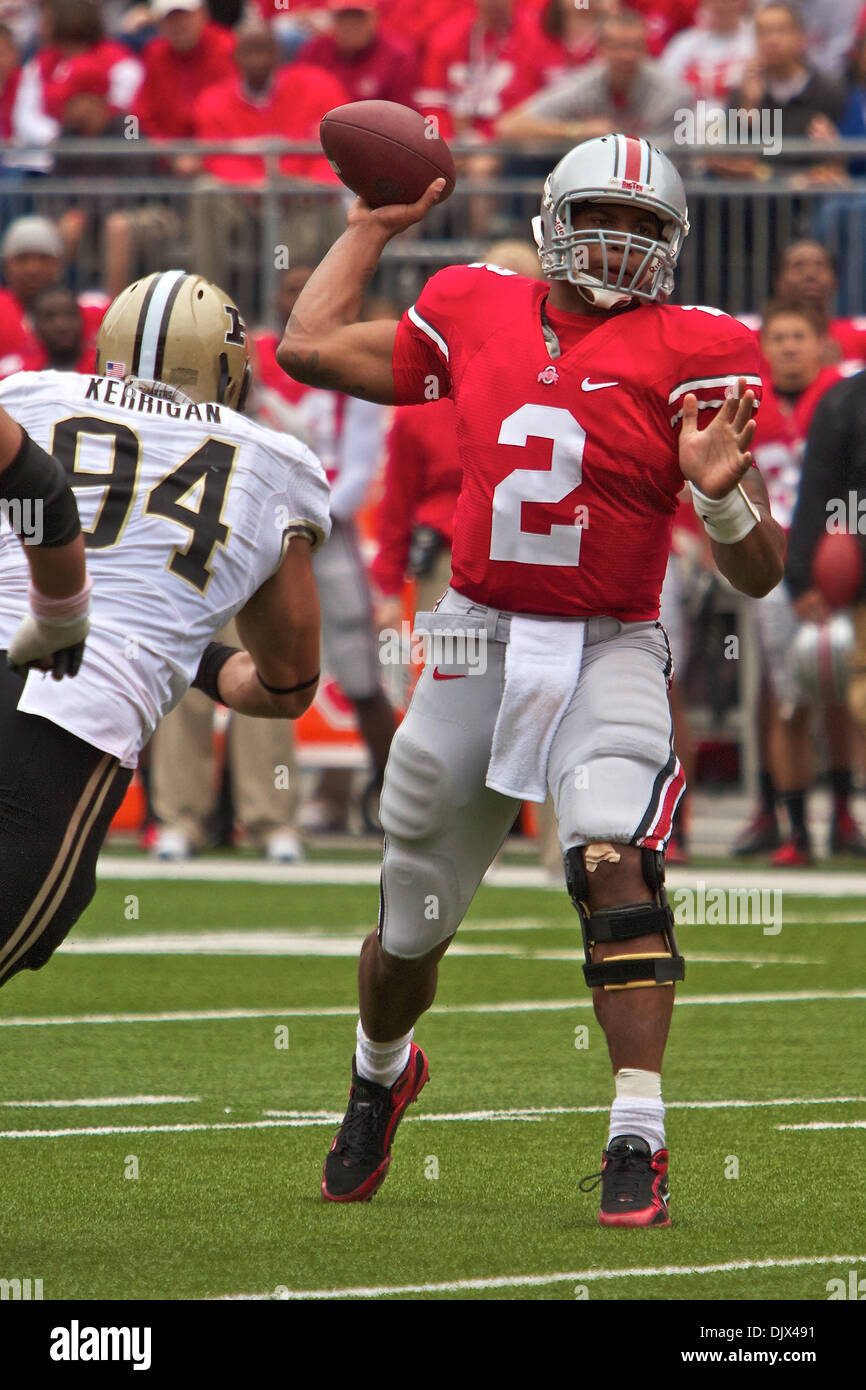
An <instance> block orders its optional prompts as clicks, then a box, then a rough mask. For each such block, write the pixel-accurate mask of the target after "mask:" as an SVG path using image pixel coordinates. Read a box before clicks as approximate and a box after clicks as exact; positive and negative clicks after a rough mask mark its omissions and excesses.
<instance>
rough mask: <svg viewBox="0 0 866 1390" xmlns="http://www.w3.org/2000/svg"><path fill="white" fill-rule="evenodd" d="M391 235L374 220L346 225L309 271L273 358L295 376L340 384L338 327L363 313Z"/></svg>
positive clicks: (326, 384)
mask: <svg viewBox="0 0 866 1390" xmlns="http://www.w3.org/2000/svg"><path fill="white" fill-rule="evenodd" d="M388 240H389V237H388V234H387V232H386V231H385V230H384V229H383V228H382V227H381V226H379V225H378V224H377V223H375V222H373V221H372V220H371V221H369V222H366V223H363V224H360V225H354V226H351V227H348V228H347V229H346V231H345V232H344V233H343V235H342V236H341V237H340V238H339V240H337V241H336V242H335V243H334V245H333V246H332V247H331V249H330V251H329V252H328V254H327V256H325V258H324V260H323V261H322V262H321V263H320V264H319V266H318V267H317V268H316V270H314V271H313V274H312V275H311V276H310V278H309V280H308V281H307V283H306V285H305V286H304V288H303V290H302V291H301V293H300V295H299V297H298V301H297V303H296V304H295V307H294V310H293V312H292V316H291V318H290V319H289V322H288V323H287V325H286V330H285V333H284V334H283V339H282V342H281V343H280V345H279V347H278V348H277V362H278V363H279V365H280V366H281V367H282V369H283V371H284V372H287V373H288V375H289V376H291V377H294V379H295V380H296V381H302V382H305V383H306V384H308V385H311V386H323V387H334V388H335V389H338V388H339V382H336V383H335V381H334V379H333V378H334V374H335V373H337V374H338V375H339V367H340V354H341V349H342V346H343V343H342V335H341V331H340V330H341V329H344V328H347V327H348V326H349V325H351V324H355V323H357V322H358V321H359V319H360V318H361V313H362V309H363V302H364V292H365V290H366V288H367V285H368V284H369V282H370V280H371V279H372V277H373V275H374V273H375V270H376V267H377V265H378V264H379V257H380V256H381V254H382V251H383V250H384V248H385V246H386V245H387V243H388Z"/></svg>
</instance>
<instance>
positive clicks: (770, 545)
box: [711, 509, 786, 598]
mask: <svg viewBox="0 0 866 1390" xmlns="http://www.w3.org/2000/svg"><path fill="white" fill-rule="evenodd" d="M785 544H786V541H785V532H784V531H783V530H782V528H781V526H780V525H779V523H778V522H777V521H774V520H773V518H772V517H771V516H770V514H769V512H766V511H763V509H762V516H761V522H760V525H758V526H755V527H753V528H752V530H751V531H750V532H749V534H748V535H747V536H744V537H743V539H742V540H741V541H737V542H736V544H735V545H722V544H720V542H719V541H712V542H711V545H712V551H713V559H714V560H715V562H716V566H717V568H718V570H719V572H720V574H723V575H724V576H725V578H726V579H727V580H728V582H729V583H730V584H733V586H734V588H735V589H737V590H739V592H740V593H741V594H748V596H749V597H750V598H763V597H764V595H765V594H768V593H769V592H770V590H771V589H775V587H776V585H777V584H779V583H781V580H782V577H783V575H784V573H785Z"/></svg>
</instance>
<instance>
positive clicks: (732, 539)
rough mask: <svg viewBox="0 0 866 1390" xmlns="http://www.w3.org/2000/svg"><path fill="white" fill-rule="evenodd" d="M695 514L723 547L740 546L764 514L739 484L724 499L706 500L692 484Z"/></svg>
mask: <svg viewBox="0 0 866 1390" xmlns="http://www.w3.org/2000/svg"><path fill="white" fill-rule="evenodd" d="M689 487H690V488H691V492H692V502H693V503H694V508H695V511H696V512H697V514H698V516H699V517H700V519H701V521H702V522H703V523H704V530H705V531H706V533H707V535H708V536H709V538H710V540H713V541H718V543H719V544H720V545H736V544H737V541H741V540H742V539H743V537H744V536H747V535H748V534H749V532H750V531H751V530H752V528H753V527H755V526H757V525H758V524H759V522H760V520H761V514H760V512H759V511H758V510H757V509H756V508H755V507H754V506H753V504H752V503H751V502H750V501H749V499H748V497H747V496H746V494H745V492H744V491H743V488H742V486H741V485H740V484H739V483H738V484H737V486H736V487H735V488H734V490H733V492H728V493H726V494H725V496H724V497H705V496H704V494H703V493H702V492H701V491H700V489H699V488H696V487H695V485H694V483H689Z"/></svg>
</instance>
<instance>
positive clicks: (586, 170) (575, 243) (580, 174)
mask: <svg viewBox="0 0 866 1390" xmlns="http://www.w3.org/2000/svg"><path fill="white" fill-rule="evenodd" d="M626 175H628V176H629V177H626ZM594 203H618V204H622V205H623V206H625V207H631V208H639V209H643V210H646V211H647V212H648V213H652V214H653V215H654V216H655V217H656V218H657V219H658V221H659V223H660V224H661V231H660V234H659V236H658V237H657V238H655V237H648V236H644V235H640V234H637V233H635V232H627V231H614V230H612V229H609V228H603V227H593V228H585V229H581V228H579V227H576V226H575V223H576V222H579V220H580V216H579V214H580V211H581V210H582V209H584V208H586V207H587V206H588V205H589V206H591V205H592V204H594ZM688 230H689V223H688V209H687V207H686V198H685V190H684V188H683V185H682V180H681V179H680V176H679V174H678V173H677V171H676V169H675V168H674V166H673V164H672V163H671V162H670V160H669V159H668V158H667V156H666V155H663V154H662V152H661V151H660V150H657V149H655V148H654V147H653V146H651V145H650V144H649V142H648V141H646V140H637V139H633V138H627V137H626V136H624V135H605V136H601V137H599V138H598V139H594V140H586V141H584V143H583V144H582V145H577V146H576V147H575V148H574V149H573V150H570V151H569V153H568V154H567V155H565V156H564V158H563V159H561V160H560V162H559V164H557V166H556V168H555V169H554V170H553V171H552V173H551V174H550V175H549V176H548V178H547V180H546V182H545V185H544V194H543V197H542V202H541V214H540V216H539V217H537V218H535V219H534V220H533V231H534V234H535V239H536V244H537V246H538V250H539V259H540V261H541V269H542V272H543V274H544V275H545V276H546V277H547V278H548V279H551V280H567V281H568V282H569V283H570V284H572V285H574V286H576V287H577V288H578V289H579V290H580V291H581V293H582V294H583V295H584V296H585V298H587V299H588V300H590V302H592V303H595V304H599V305H600V306H601V307H602V308H613V307H615V306H617V305H620V304H625V303H628V302H629V301H630V300H631V299H639V300H645V301H649V302H656V301H659V300H665V299H667V298H668V297H669V295H670V294H671V292H672V291H673V286H674V270H675V268H676V264H677V261H678V259H679V255H680V252H681V251H682V247H683V242H684V241H685V238H686V236H687V234H688ZM593 248H599V249H600V251H601V267H600V273H594V272H592V271H590V269H589V263H590V258H591V253H592V250H593ZM635 256H637V257H638V258H639V259H638V260H637V263H636V265H635V266H634V267H633V268H630V262H633V261H634V258H635ZM612 257H614V258H615V257H619V261H620V263H619V265H613V266H612V265H611V259H612Z"/></svg>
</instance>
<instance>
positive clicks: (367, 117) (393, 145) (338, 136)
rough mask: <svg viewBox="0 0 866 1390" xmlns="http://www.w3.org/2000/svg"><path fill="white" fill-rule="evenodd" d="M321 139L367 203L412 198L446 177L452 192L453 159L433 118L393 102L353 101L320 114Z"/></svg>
mask: <svg viewBox="0 0 866 1390" xmlns="http://www.w3.org/2000/svg"><path fill="white" fill-rule="evenodd" d="M319 139H320V140H321V142H322V149H323V150H324V151H325V155H326V156H327V159H328V162H329V163H330V165H331V168H332V169H333V170H334V173H335V174H336V175H337V177H338V178H339V179H340V180H341V182H342V183H344V184H345V185H346V187H347V188H351V190H352V192H353V193H357V194H359V195H360V196H361V197H362V198H363V199H364V202H365V203H369V205H370V207H373V208H381V207H387V206H388V205H390V204H392V203H415V202H417V201H418V199H419V198H420V197H421V195H422V193H424V191H425V190H426V189H427V188H429V186H430V184H431V183H432V182H433V180H434V179H437V178H444V179H445V187H444V188H443V190H442V192H441V194H440V195H439V201H440V203H442V202H444V201H445V199H446V198H449V197H450V196H451V194H452V193H453V192H454V179H455V173H454V159H453V157H452V154H451V151H450V150H449V148H448V146H447V145H446V143H445V141H444V140H443V139H442V137H441V135H440V134H439V131H438V126H437V124H436V120H435V117H425V116H422V115H421V113H420V111H413V110H412V108H411V107H409V106H401V105H400V104H399V103H398V102H396V101H352V102H349V103H348V104H347V105H346V106H335V107H334V109H333V111H329V112H328V113H327V115H326V116H324V117H323V118H322V123H321V125H320V126H319Z"/></svg>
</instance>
